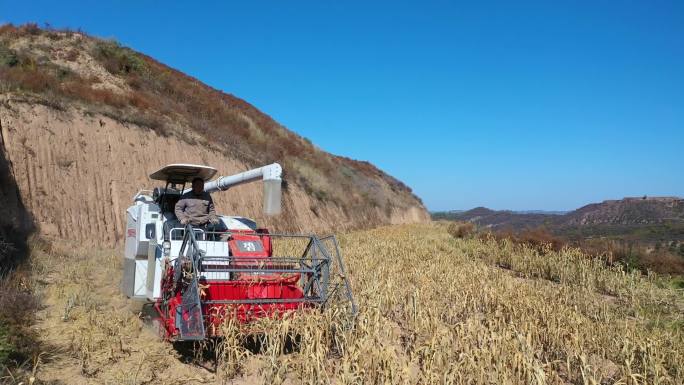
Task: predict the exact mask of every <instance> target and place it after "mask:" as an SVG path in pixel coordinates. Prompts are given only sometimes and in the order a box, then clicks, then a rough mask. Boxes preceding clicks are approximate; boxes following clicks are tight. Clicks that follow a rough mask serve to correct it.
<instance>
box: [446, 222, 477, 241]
mask: <svg viewBox="0 0 684 385" xmlns="http://www.w3.org/2000/svg"><path fill="white" fill-rule="evenodd" d="M447 232H448V233H449V234H450V235H451V236H452V237H454V238H466V237H470V236H471V235H473V233H475V225H474V224H472V223H471V222H454V223H449V225H448V226H447Z"/></svg>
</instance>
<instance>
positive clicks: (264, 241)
mask: <svg viewBox="0 0 684 385" xmlns="http://www.w3.org/2000/svg"><path fill="white" fill-rule="evenodd" d="M215 173H216V170H215V169H213V168H211V167H207V166H200V165H189V164H173V165H169V166H166V167H164V168H162V169H160V170H158V171H156V172H155V173H153V174H152V175H151V176H150V177H151V178H152V179H155V180H163V181H165V182H166V185H165V187H164V188H155V189H154V191H153V192H152V194H149V192H146V191H141V192H139V193H138V194H136V196H135V197H134V201H135V205H134V206H131V207H129V208H128V210H127V212H128V222H127V228H126V254H125V263H124V270H125V271H124V279H123V284H122V286H123V287H122V288H123V291H124V293H125V294H126V295H128V296H129V297H131V298H138V299H142V300H145V301H147V302H148V303H149V304H150V305H151V307H152V308H153V309H155V311H154V316H155V317H156V318H157V319H156V323H157V324H158V325H159V326H160V329H161V331H162V333H163V336H164V337H165V338H167V339H170V340H201V339H204V338H206V337H212V336H217V335H219V330H220V327H219V326H220V324H221V323H222V322H223V321H224V320H226V319H227V318H228V317H232V318H234V319H236V320H238V321H239V322H241V323H250V322H252V321H255V320H257V319H259V318H262V317H282V316H284V315H286V314H288V313H289V312H292V311H296V310H303V309H313V308H324V307H326V306H336V307H341V308H342V309H343V310H344V311H345V312H346V314H348V315H350V316H351V317H353V315H355V314H356V311H357V308H356V304H355V302H354V298H353V295H352V291H351V285H350V282H349V279H348V277H347V275H346V271H345V266H344V262H343V259H342V256H341V254H340V249H339V245H338V243H337V239H336V238H335V237H334V236H327V237H323V238H319V237H317V236H315V235H311V234H277V233H271V232H269V231H268V230H267V229H263V228H259V227H258V226H257V225H256V223H255V222H254V221H252V220H250V219H248V218H244V217H238V216H225V215H220V216H219V219H220V226H218V227H219V229H218V230H217V229H216V228H214V229H212V230H211V231H209V230H207V229H206V228H193V227H192V226H190V225H186V226H180V225H178V226H176V227H172V228H169V226H164V225H165V224H168V223H174V222H170V221H173V220H174V219H175V214H174V213H173V211H174V207H175V203H176V202H177V201H178V199H179V198H180V196H181V194H182V193H183V192H186V191H188V190H185V186H186V184H188V183H189V182H190V181H192V180H193V179H194V178H198V177H199V178H202V179H203V180H205V186H204V188H205V191H206V192H210V193H213V192H217V191H225V190H227V189H229V188H231V187H233V186H236V185H239V184H243V183H248V182H252V181H258V180H263V181H264V211H265V213H266V214H268V215H274V214H277V213H279V212H280V209H281V204H280V202H281V198H280V196H281V189H280V183H281V173H282V169H281V167H280V165H278V164H277V163H275V164H272V165H268V166H264V167H260V168H258V169H254V170H250V171H246V172H243V173H240V174H236V175H232V176H227V177H220V178H217V179H215V180H213V181H211V182H206V180H208V179H210V178H211V177H213V176H214V175H215ZM165 232H166V233H165ZM165 239H166V240H165ZM351 317H350V318H351Z"/></svg>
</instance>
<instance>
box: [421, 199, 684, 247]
mask: <svg viewBox="0 0 684 385" xmlns="http://www.w3.org/2000/svg"><path fill="white" fill-rule="evenodd" d="M432 216H433V218H434V219H449V220H459V221H467V222H473V223H475V224H477V225H478V226H481V227H485V228H491V229H494V230H497V229H511V230H522V229H527V228H535V227H539V226H545V227H547V228H549V229H550V230H553V231H555V232H557V233H573V232H575V231H579V230H581V229H589V228H590V229H591V231H594V232H597V233H599V234H600V233H603V232H611V233H617V232H619V231H620V229H623V230H629V231H632V230H634V229H637V228H639V227H644V226H653V225H662V226H665V227H673V228H675V229H676V231H675V232H674V233H673V236H674V237H677V238H679V237H681V238H684V231H680V230H679V229H680V228H682V229H684V199H683V198H680V197H648V196H644V197H626V198H623V199H615V200H605V201H603V202H601V203H592V204H588V205H586V206H583V207H580V208H578V209H577V210H573V211H570V212H567V213H565V214H549V213H543V212H541V213H538V212H532V213H519V212H513V211H507V210H490V209H488V208H486V207H476V208H474V209H472V210H467V211H462V212H438V213H433V215H432Z"/></svg>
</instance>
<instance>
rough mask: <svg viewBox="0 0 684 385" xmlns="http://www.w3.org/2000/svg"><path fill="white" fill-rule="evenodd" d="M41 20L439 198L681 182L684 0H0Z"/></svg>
mask: <svg viewBox="0 0 684 385" xmlns="http://www.w3.org/2000/svg"><path fill="white" fill-rule="evenodd" d="M247 3H249V4H247ZM474 3H477V5H473V4H474ZM29 21H35V22H38V23H39V24H43V23H44V22H48V23H50V24H51V25H53V26H54V27H71V28H82V29H83V30H84V31H86V32H88V33H90V34H93V35H97V36H100V37H111V38H115V39H117V40H119V41H120V42H122V43H123V44H124V45H127V46H130V47H132V48H134V49H136V50H139V51H142V52H144V53H146V54H148V55H150V56H152V57H155V58H157V59H158V60H160V61H162V62H164V63H166V64H168V65H170V66H172V67H175V68H178V69H180V70H181V71H184V72H186V73H188V74H190V75H192V76H194V77H197V78H199V79H200V80H202V81H204V82H205V83H208V84H209V85H211V86H213V87H216V88H219V89H222V90H224V91H226V92H229V93H232V94H235V95H237V96H239V97H242V98H244V99H246V100H247V101H249V102H250V103H252V104H254V105H256V106H257V107H258V108H260V109H261V110H263V111H264V112H266V113H267V114H269V115H271V116H272V117H274V118H275V119H276V120H278V121H279V122H281V123H282V124H284V125H285V126H287V127H288V128H290V129H292V130H294V131H295V132H297V133H299V134H301V135H303V136H305V137H307V138H309V139H311V140H312V141H313V142H314V143H316V144H317V145H319V146H320V147H321V148H323V149H325V150H327V151H330V152H333V153H336V154H341V155H345V156H349V157H352V158H356V159H364V160H369V161H371V162H372V163H374V164H376V165H378V166H379V167H381V168H382V169H383V170H385V171H387V172H389V173H390V174H392V175H394V176H396V177H398V178H399V179H401V180H403V181H404V182H406V183H407V184H408V185H409V186H411V187H412V188H413V189H414V191H415V192H416V194H418V195H419V196H420V197H422V198H423V200H424V201H425V203H426V204H427V206H428V208H430V209H432V210H441V209H466V208H471V207H474V206H478V205H484V206H488V207H491V208H497V209H502V208H509V209H549V210H564V209H573V208H576V207H579V206H581V205H583V204H585V203H589V202H594V201H600V200H603V199H607V198H619V197H623V196H636V195H644V194H647V195H680V196H681V195H684V171H683V167H682V166H683V165H684V2H683V1H657V0H656V1H651V0H644V1H597V0H594V1H586V2H580V1H571V2H559V1H538V2H525V1H501V2H487V1H479V2H463V3H460V4H459V3H457V2H441V1H435V2H428V1H416V2H412V3H408V2H403V1H391V2H386V3H381V2H373V3H372V4H371V2H369V1H360V2H352V1H338V2H334V4H333V2H327V1H320V0H319V1H272V2H269V1H241V2H232V3H230V4H229V3H228V2H218V1H216V2H210V1H206V2H190V1H183V2H170V1H166V2H162V1H128V2H124V1H111V2H107V1H97V2H83V3H78V2H71V1H65V0H60V1H9V0H0V22H11V23H14V24H19V23H24V22H29Z"/></svg>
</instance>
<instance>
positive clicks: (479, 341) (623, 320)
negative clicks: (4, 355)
mask: <svg viewBox="0 0 684 385" xmlns="http://www.w3.org/2000/svg"><path fill="white" fill-rule="evenodd" d="M340 241H341V247H342V250H343V253H344V255H345V259H346V263H347V267H348V270H349V275H350V277H351V278H352V285H353V289H354V294H355V297H356V299H357V301H358V304H359V309H360V311H359V314H358V315H357V317H356V319H355V320H354V321H353V323H350V322H349V319H348V317H347V315H346V314H347V313H345V312H344V311H343V310H344V309H341V308H336V307H335V306H331V307H329V308H327V309H326V310H325V311H323V312H320V311H308V312H301V313H297V314H293V315H290V316H286V317H285V318H284V319H282V320H280V319H279V320H270V319H265V320H261V321H259V322H258V323H257V324H256V325H251V326H250V328H249V329H250V330H245V328H244V327H241V326H240V325H239V324H237V323H236V322H234V321H231V320H228V321H227V322H226V323H225V324H224V325H223V326H222V328H223V334H224V335H225V338H224V339H222V340H219V341H215V342H212V344H213V345H214V346H212V347H211V351H212V353H211V354H212V355H213V359H214V366H212V367H210V368H203V367H202V365H200V364H198V361H201V359H191V358H188V357H183V356H182V354H181V353H179V352H178V350H177V349H174V348H173V347H172V346H171V344H169V343H164V342H161V341H159V340H158V339H157V337H156V336H155V335H154V333H153V332H150V331H149V329H148V328H147V327H144V326H142V323H141V321H140V320H138V319H137V318H136V316H135V314H132V313H131V312H130V311H129V310H128V309H127V308H126V306H127V305H126V304H127V301H128V300H126V299H124V298H122V297H121V296H120V295H119V294H117V287H116V286H115V285H116V282H117V280H118V279H119V277H120V273H119V272H118V270H119V268H120V265H119V262H118V260H119V258H120V257H119V256H118V255H116V254H113V253H104V252H103V253H100V254H101V255H99V256H96V257H85V256H83V257H81V258H80V259H79V258H77V257H72V259H71V261H76V262H79V261H80V262H81V263H69V264H64V263H63V262H64V261H62V262H60V260H59V259H58V258H45V257H44V258H42V259H41V260H43V262H41V263H42V265H40V264H37V266H39V267H37V268H42V269H45V270H52V273H51V274H52V275H53V276H54V277H55V281H54V282H53V284H51V285H48V286H46V287H45V293H44V294H45V296H46V299H47V302H48V303H50V304H52V305H51V308H52V312H50V311H48V315H47V316H46V320H45V321H44V323H43V325H44V327H45V329H44V335H45V338H46V339H50V340H51V343H52V344H53V345H54V346H57V347H58V349H57V351H58V353H52V354H53V355H52V357H48V358H49V359H46V363H45V364H43V367H42V368H39V369H38V370H37V377H38V378H39V379H40V378H41V375H42V376H44V378H45V379H46V380H54V379H60V378H63V377H60V374H59V371H58V368H62V369H61V371H62V372H64V369H63V368H64V367H68V368H70V369H68V370H67V371H66V373H69V374H70V375H71V376H72V379H74V378H77V379H80V380H73V381H71V382H69V383H84V384H85V383H111V384H119V383H126V384H143V383H155V384H156V383H160V384H161V383H165V384H174V383H217V384H231V383H235V384H240V383H250V384H251V383H269V384H271V383H273V384H629V385H632V384H633V385H636V384H663V385H665V384H673V385H675V384H683V383H684V366H683V365H682V364H683V363H684V331H683V328H682V327H683V326H684V318H683V316H682V310H683V308H684V306H683V302H684V301H683V299H684V296H683V294H682V292H681V291H677V290H676V289H673V288H671V287H669V286H668V285H667V281H666V279H664V278H663V277H658V276H655V275H648V276H644V275H642V274H640V273H637V272H634V273H630V272H626V271H624V270H622V269H620V268H618V267H606V264H605V263H604V262H603V261H601V260H598V259H591V258H588V257H586V256H585V255H583V254H582V253H580V252H579V251H576V250H573V249H565V250H562V251H558V252H555V251H552V250H547V251H542V252H539V251H537V250H532V249H526V248H525V247H522V246H519V245H513V244H508V243H499V242H497V241H495V240H487V239H476V238H456V237H453V236H451V235H450V234H449V233H448V231H447V227H446V225H443V224H440V223H431V224H424V225H403V226H392V227H384V228H379V229H375V230H370V231H361V232H355V233H350V234H344V235H342V236H341V237H340ZM40 266H42V267H40ZM70 266H71V267H70ZM70 269H71V270H70ZM93 278H96V279H93ZM124 308H125V309H124ZM122 309H123V310H122ZM255 330H257V331H258V332H256V333H255V332H254V331H255ZM248 341H251V342H248ZM254 344H256V345H258V346H259V349H256V351H255V349H254V348H253V346H251V347H250V346H249V345H254ZM47 361H49V362H47Z"/></svg>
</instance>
